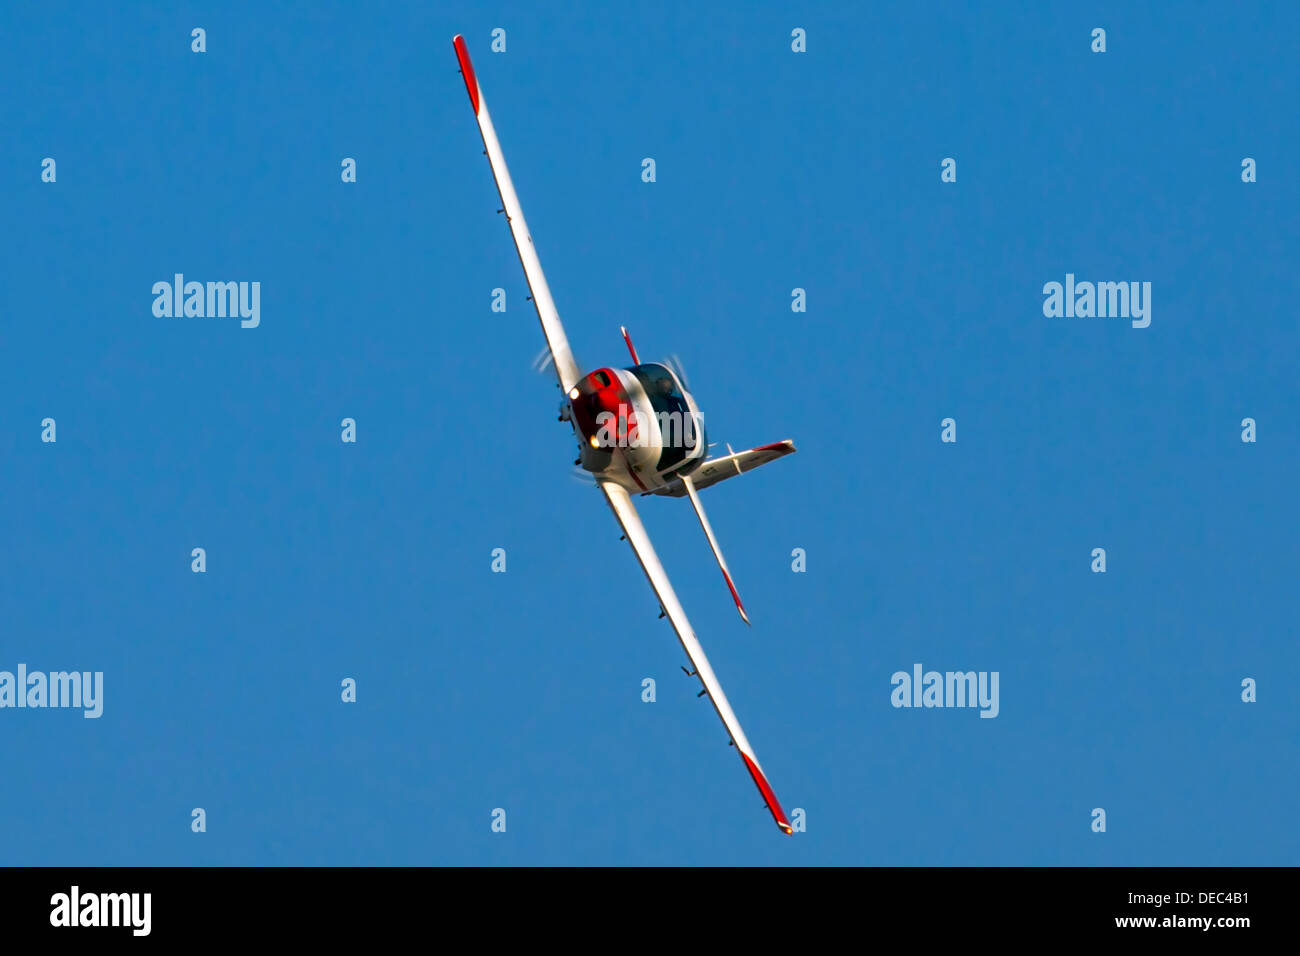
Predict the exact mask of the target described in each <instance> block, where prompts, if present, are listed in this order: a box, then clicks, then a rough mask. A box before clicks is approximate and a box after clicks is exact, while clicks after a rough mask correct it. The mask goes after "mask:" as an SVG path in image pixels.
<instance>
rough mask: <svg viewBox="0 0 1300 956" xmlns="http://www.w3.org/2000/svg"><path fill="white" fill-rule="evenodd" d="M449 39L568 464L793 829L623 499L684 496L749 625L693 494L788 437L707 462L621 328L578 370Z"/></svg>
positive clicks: (471, 79) (656, 370)
mask: <svg viewBox="0 0 1300 956" xmlns="http://www.w3.org/2000/svg"><path fill="white" fill-rule="evenodd" d="M452 45H453V46H454V47H455V49H456V59H457V60H458V61H459V63H460V72H461V75H462V76H463V77H464V79H465V89H466V90H467V91H468V93H469V102H470V105H471V106H472V107H473V108H474V116H475V118H476V119H477V120H478V128H479V132H480V133H481V134H482V136H483V146H484V150H483V152H484V154H485V155H486V156H487V158H488V163H489V164H490V165H491V167H492V175H493V177H494V178H495V179H496V184H497V192H498V193H499V194H500V196H501V207H502V208H501V209H498V210H497V212H498V213H504V214H505V217H506V222H507V223H508V224H509V226H510V233H511V235H512V236H513V237H514V241H515V249H516V251H517V252H518V253H519V261H520V263H521V264H522V265H523V268H524V278H525V279H526V280H527V282H528V288H529V291H530V292H531V293H532V301H533V305H534V306H535V307H536V308H537V317H538V318H539V319H540V320H541V323H542V333H543V334H544V335H545V337H546V344H547V347H548V349H549V351H550V359H551V363H552V364H553V365H554V367H555V373H556V375H557V377H558V378H559V387H560V389H561V390H562V391H563V392H564V395H565V398H564V399H563V400H562V401H561V405H560V415H559V418H560V420H561V421H567V422H569V424H570V425H571V426H572V428H573V431H574V435H575V437H576V438H577V440H578V448H579V455H578V459H577V461H576V462H575V464H578V465H581V466H582V468H583V469H584V470H585V471H586V472H588V473H590V474H591V475H593V476H594V478H595V481H596V484H597V485H598V486H599V488H600V490H601V491H602V492H604V495H605V499H606V501H607V502H608V503H609V506H610V508H611V509H612V510H613V512H614V517H615V518H616V519H617V520H618V523H619V525H620V527H621V528H622V529H623V537H624V538H626V539H627V541H628V543H629V544H631V545H632V550H633V551H634V552H635V553H636V557H637V560H638V561H639V562H640V564H641V569H642V570H643V571H644V572H645V576H646V578H647V579H649V581H650V587H651V588H653V589H654V592H655V595H656V596H657V597H658V598H659V607H660V613H659V616H660V617H661V618H662V617H667V618H668V620H669V622H670V623H671V624H672V626H673V630H675V631H676V632H677V637H678V640H680V641H681V644H682V648H683V649H684V650H685V651H686V656H687V658H689V660H690V662H691V666H692V668H693V669H692V670H686V668H685V667H683V668H682V670H684V671H686V674H687V676H688V677H698V678H699V679H700V683H701V684H702V685H703V689H702V690H701V691H700V693H699V695H698V696H700V697H703V696H705V695H706V694H707V695H708V697H709V700H710V701H711V702H712V703H713V707H714V709H715V710H716V711H717V712H718V716H719V717H720V718H721V719H722V723H723V726H724V727H726V729H727V733H728V734H730V735H731V744H732V746H734V747H735V748H736V749H737V750H738V751H739V752H740V757H741V759H742V760H743V761H744V763H745V768H746V769H747V770H748V771H749V774H750V776H751V777H752V778H753V780H754V783H755V785H756V786H757V787H758V791H759V793H760V794H762V797H763V802H764V804H765V805H766V806H767V809H768V810H769V811H770V812H771V814H772V818H773V819H774V820H775V821H776V825H777V826H778V827H780V828H781V830H782V831H783V832H784V833H786V834H791V835H793V833H794V830H793V828H792V827H791V826H790V821H789V820H788V819H787V818H786V815H785V811H784V810H782V809H781V804H780V802H779V801H778V800H777V798H776V794H775V793H774V792H773V791H772V787H771V785H770V784H769V783H768V782H767V776H766V775H765V774H764V773H763V768H762V767H761V766H760V765H759V763H758V757H757V756H755V754H754V748H753V747H751V746H750V744H749V740H748V739H746V737H745V732H744V730H742V729H741V726H740V721H739V720H737V719H736V715H735V712H734V711H732V709H731V705H730V704H729V703H728V702H727V696H726V694H724V693H723V692H722V685H721V684H720V683H718V678H717V676H716V675H715V674H714V673H713V668H712V667H711V666H709V659H708V658H707V657H706V656H705V655H704V648H702V647H701V646H700V642H699V640H698V638H696V636H695V631H694V630H693V629H692V627H691V622H690V621H689V620H687V618H686V612H685V611H684V610H683V609H682V605H681V602H680V601H678V599H677V594H676V593H675V592H674V591H673V586H672V584H671V583H670V582H669V580H668V575H667V573H666V572H665V571H664V568H663V565H662V564H661V563H660V562H659V557H658V555H657V554H655V549H654V546H653V545H651V543H650V538H649V536H648V535H647V534H646V530H645V526H644V525H643V524H642V523H641V518H640V516H639V515H638V514H637V512H636V508H634V507H633V505H632V498H631V495H632V494H633V493H637V494H640V495H650V494H654V495H663V496H668V497H678V498H680V497H683V496H685V497H688V498H689V499H690V501H691V506H692V507H693V508H694V509H695V515H696V517H697V518H698V519H699V522H700V526H701V527H702V528H703V529H704V535H705V537H706V538H707V539H708V541H709V547H710V548H712V549H713V556H714V558H715V559H716V560H717V563H718V567H719V568H720V569H721V571H722V576H723V578H724V579H725V581H726V583H727V589H728V590H729V591H730V592H731V597H732V600H733V601H734V602H735V604H736V608H737V610H738V611H739V612H740V616H741V619H742V620H743V621H744V622H745V623H746V624H748V623H749V615H748V614H747V613H746V611H745V606H744V604H742V603H741V600H740V594H739V593H738V592H737V591H736V585H735V582H734V581H732V578H731V572H730V570H728V568H727V562H726V561H725V560H724V559H723V557H722V550H721V549H720V548H719V547H718V540H717V538H715V537H714V535H713V529H712V528H711V527H710V526H709V519H708V518H707V517H706V516H705V514H704V507H703V506H702V505H701V504H700V498H699V495H698V492H699V490H700V489H702V488H707V487H709V486H710V485H714V484H717V483H718V482H720V481H725V480H726V479H728V478H732V477H735V476H736V475H740V474H744V473H745V472H748V471H752V470H753V469H755V468H757V467H759V466H760V465H764V464H767V463H768V462H770V461H775V460H776V459H778V458H782V457H784V456H786V455H789V454H792V453H793V452H794V451H795V447H794V442H792V441H789V440H786V441H780V442H775V443H773V444H770V445H763V446H761V447H759V448H751V449H749V450H748V451H741V452H734V451H732V450H731V446H730V445H728V446H727V451H728V454H726V455H723V456H720V457H716V458H706V457H705V456H706V455H707V454H708V447H709V446H708V442H707V437H706V436H705V434H704V427H703V424H702V423H701V419H700V412H699V406H697V405H696V403H695V399H694V397H693V396H692V395H691V393H690V391H689V390H688V389H687V387H686V384H685V381H684V375H681V374H679V371H680V366H679V367H678V368H677V369H674V368H671V367H669V366H668V365H666V364H662V363H657V362H648V363H642V362H641V360H640V358H639V357H638V356H637V351H636V348H635V346H633V344H632V338H631V336H629V335H628V333H627V329H626V328H621V329H620V331H621V332H622V333H623V340H624V342H625V343H626V345H627V349H628V352H629V353H631V356H632V365H631V366H629V367H627V368H613V367H605V368H598V369H595V370H594V371H590V372H587V373H585V374H584V373H583V372H582V370H581V367H580V366H579V365H578V362H577V360H576V359H575V358H574V357H573V352H572V351H571V350H570V348H569V341H568V339H567V338H566V336H565V334H564V326H563V325H562V324H561V322H560V314H559V312H558V311H557V310H556V308H555V302H554V300H553V299H552V298H551V290H550V287H549V286H548V285H547V284H546V276H545V275H544V274H543V272H542V264H541V261H540V260H539V259H538V257H537V250H536V248H535V247H534V246H533V237H532V236H531V235H530V234H529V232H528V224H527V222H525V221H524V211H523V209H522V208H521V207H520V205H519V197H518V196H517V195H516V194H515V187H514V184H513V183H512V182H511V180H510V172H509V170H508V169H506V160H505V156H504V154H503V153H502V151H501V144H500V142H499V141H498V140H497V134H496V130H495V129H494V128H493V126H492V117H491V116H490V114H489V113H488V108H487V103H486V102H484V99H483V90H482V88H481V87H480V86H479V82H478V78H477V76H475V74H474V66H473V64H472V63H471V62H470V58H469V50H468V49H467V48H466V46H465V38H464V37H463V36H461V35H459V34H457V35H456V36H455V37H454V38H453V39H452Z"/></svg>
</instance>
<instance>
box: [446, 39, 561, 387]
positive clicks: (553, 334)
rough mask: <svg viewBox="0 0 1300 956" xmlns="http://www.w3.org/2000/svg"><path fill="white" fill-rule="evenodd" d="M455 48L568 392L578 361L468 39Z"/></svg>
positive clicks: (540, 316) (557, 371) (545, 332)
mask: <svg viewBox="0 0 1300 956" xmlns="http://www.w3.org/2000/svg"><path fill="white" fill-rule="evenodd" d="M451 42H452V45H453V46H454V47H455V48H456V59H457V60H458V61H460V72H461V74H462V75H463V76H464V77H465V89H466V91H467V92H468V93H469V104H470V106H472V107H473V108H474V118H475V119H476V120H478V129H479V132H480V133H481V134H482V135H483V147H484V149H483V152H485V153H487V158H488V162H489V163H490V164H491V166H492V175H493V176H494V177H495V178H496V181H497V192H499V193H500V194H501V209H500V210H499V211H500V212H504V213H505V216H506V222H508V223H509V224H510V234H511V235H512V236H513V237H514V240H515V250H516V251H517V252H518V253H519V263H520V265H522V266H523V267H524V278H525V279H526V280H527V281H528V291H529V292H531V293H532V297H533V305H535V306H536V307H537V318H538V319H540V320H541V323H542V334H543V335H545V336H546V346H547V348H549V349H550V350H551V358H553V359H554V360H555V374H556V375H557V376H559V379H560V387H561V388H562V389H564V391H566V392H567V391H568V390H569V389H571V388H572V387H573V383H574V382H576V381H577V380H578V379H579V378H580V377H581V375H580V373H579V371H578V363H577V360H575V359H574V357H573V352H572V350H571V349H570V348H569V340H568V338H567V337H565V334H564V325H563V323H561V322H560V313H559V311H558V310H557V309H556V308H555V300H554V299H552V298H551V287H550V286H549V285H547V284H546V273H544V272H543V271H542V261H541V260H540V259H538V258H537V249H536V247H535V246H534V245H533V237H532V235H531V234H530V233H529V232H528V223H527V222H526V221H525V220H524V209H523V207H522V206H520V205H519V197H518V196H517V195H516V194H515V184H514V183H513V182H511V180H510V170H509V169H507V168H506V157H505V153H503V152H502V151H501V142H500V141H499V140H498V139H497V131H496V128H495V127H494V126H493V125H492V116H491V114H490V113H488V108H487V101H486V100H484V99H483V90H482V88H481V87H480V86H479V83H478V77H477V76H475V75H474V64H473V63H471V62H470V59H469V49H468V48H467V47H466V46H465V38H464V37H463V36H461V35H460V34H459V33H458V34H456V36H455V37H454V38H453V39H452V41H451Z"/></svg>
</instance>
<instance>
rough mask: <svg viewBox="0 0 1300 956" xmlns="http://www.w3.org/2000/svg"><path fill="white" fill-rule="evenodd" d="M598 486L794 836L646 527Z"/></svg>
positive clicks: (624, 497)
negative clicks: (705, 654) (683, 608)
mask: <svg viewBox="0 0 1300 956" xmlns="http://www.w3.org/2000/svg"><path fill="white" fill-rule="evenodd" d="M599 485H600V490H601V491H603V492H604V493H605V498H606V500H607V501H608V502H609V506H610V508H611V509H612V510H613V512H614V517H616V518H617V519H618V523H619V524H620V525H621V526H622V528H623V533H624V534H625V535H626V536H627V540H628V543H629V544H631V545H632V550H633V551H634V552H635V553H636V557H637V560H638V561H639V562H641V569H642V570H643V571H645V576H646V577H647V578H648V579H649V581H650V586H651V587H652V588H654V592H655V594H656V595H657V596H658V598H659V604H660V606H662V607H663V609H664V613H665V614H666V615H667V617H668V620H669V621H671V622H672V625H673V630H675V631H676V632H677V638H678V640H680V641H681V642H682V647H683V649H685V651H686V656H687V657H688V658H690V661H691V665H692V666H693V667H694V668H695V673H696V675H697V676H698V677H699V678H700V683H702V684H703V685H704V690H705V692H706V693H707V694H708V695H709V700H711V701H712V702H713V708H714V710H716V711H717V712H718V716H719V717H720V718H722V724H723V726H724V727H726V728H727V732H728V733H729V734H731V740H732V742H733V743H734V744H735V745H736V749H737V750H739V751H740V757H741V759H742V760H743V761H744V762H745V769H747V770H748V771H749V775H750V776H751V777H753V778H754V784H755V785H756V786H757V787H758V792H759V793H761V794H762V795H763V802H764V803H766V804H767V809H768V810H770V811H771V813H772V819H773V820H775V821H776V825H777V826H778V827H780V828H781V829H782V830H783V831H784V832H785V833H787V834H792V833H794V830H793V829H792V828H791V826H790V822H789V821H788V820H787V819H786V816H785V811H784V810H782V809H781V803H780V801H778V800H777V798H776V794H775V793H773V792H772V787H771V786H770V785H769V784H768V782H767V777H766V776H765V775H764V774H763V768H762V767H761V766H759V763H758V757H756V756H755V755H754V748H753V747H751V746H750V745H749V741H748V740H747V739H746V738H745V731H744V730H742V729H741V726H740V721H739V720H737V719H736V715H735V713H734V712H733V711H732V709H731V705H730V704H729V703H727V695H726V694H724V693H723V692H722V685H721V684H719V683H718V678H717V677H716V676H715V675H714V673H713V668H712V667H710V666H709V659H708V658H707V657H705V656H704V648H702V647H701V646H700V642H699V640H698V639H697V638H696V637H695V631H694V630H692V629H691V622H690V621H689V620H687V619H686V612H685V611H684V610H682V605H681V602H680V601H678V600H677V595H676V593H675V592H674V591H673V586H672V583H671V582H669V580H668V574H667V573H666V572H665V571H664V567H663V565H662V564H661V563H660V562H659V556H658V555H657V554H655V549H654V546H653V545H652V544H651V543H650V537H649V536H648V535H647V534H646V530H645V525H643V524H642V523H641V517H640V516H639V515H638V514H637V513H636V508H635V507H633V505H632V499H631V497H630V496H629V495H628V493H627V489H626V488H624V487H622V486H621V485H618V484H615V483H613V482H608V481H602V482H599Z"/></svg>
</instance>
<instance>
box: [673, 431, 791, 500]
mask: <svg viewBox="0 0 1300 956" xmlns="http://www.w3.org/2000/svg"><path fill="white" fill-rule="evenodd" d="M796 450H797V449H796V448H795V447H794V442H792V441H790V439H788V438H787V439H786V440H785V441H778V442H773V443H772V444H770V445H762V446H760V447H758V448H751V449H749V450H748V451H731V448H730V447H728V448H727V451H728V452H731V453H730V454H728V455H723V456H722V457H721V458H710V459H709V460H708V461H706V462H704V463H703V464H701V465H700V467H699V468H697V469H696V470H695V471H694V472H692V473H691V476H690V477H691V482H692V483H693V484H694V486H695V489H696V490H697V491H698V490H699V489H701V488H707V487H709V485H716V484H717V483H718V482H720V481H726V480H727V479H728V478H734V477H735V476H736V475H740V474H744V473H745V472H747V471H753V470H754V469H755V468H757V467H758V466H759V465H766V464H767V463H768V462H769V461H776V460H777V459H778V458H784V457H785V456H786V455H793V454H794V453H795V451H796ZM655 494H658V495H669V496H671V497H673V498H681V497H683V496H684V495H686V494H687V490H686V485H685V483H684V482H683V481H682V479H680V478H676V479H674V480H673V481H671V482H669V483H668V484H667V485H665V486H664V487H663V488H661V489H658V490H656V491H655Z"/></svg>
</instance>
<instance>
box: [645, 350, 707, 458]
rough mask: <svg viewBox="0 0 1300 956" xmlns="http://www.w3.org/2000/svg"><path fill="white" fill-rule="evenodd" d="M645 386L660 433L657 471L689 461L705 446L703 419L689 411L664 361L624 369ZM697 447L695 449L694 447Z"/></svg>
mask: <svg viewBox="0 0 1300 956" xmlns="http://www.w3.org/2000/svg"><path fill="white" fill-rule="evenodd" d="M628 371H629V372H631V373H632V374H633V375H634V376H635V377H636V380H637V381H638V382H640V383H641V387H642V388H643V389H645V393H646V395H647V397H649V399H650V405H651V407H652V408H653V409H654V412H655V417H656V418H657V419H658V420H659V430H660V433H661V434H662V436H663V453H662V454H661V455H660V456H659V466H658V467H659V471H660V472H661V473H662V472H665V471H669V470H671V469H673V468H675V467H677V466H678V465H680V464H682V462H684V461H685V460H686V459H687V458H688V457H689V458H691V459H692V460H693V461H698V459H700V458H702V457H703V449H704V448H705V447H707V444H708V443H707V440H706V439H705V436H704V423H703V422H702V421H701V420H700V419H699V418H698V416H697V415H695V414H693V406H694V403H693V402H692V401H691V400H690V399H689V398H688V397H687V396H686V393H685V390H684V389H683V388H682V383H681V382H680V381H679V380H678V378H677V376H676V374H674V372H673V370H672V369H670V368H669V367H668V366H667V365H661V364H659V363H658V362H647V363H645V364H643V365H634V366H632V367H631V368H629V369H628ZM697 449H698V451H697Z"/></svg>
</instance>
